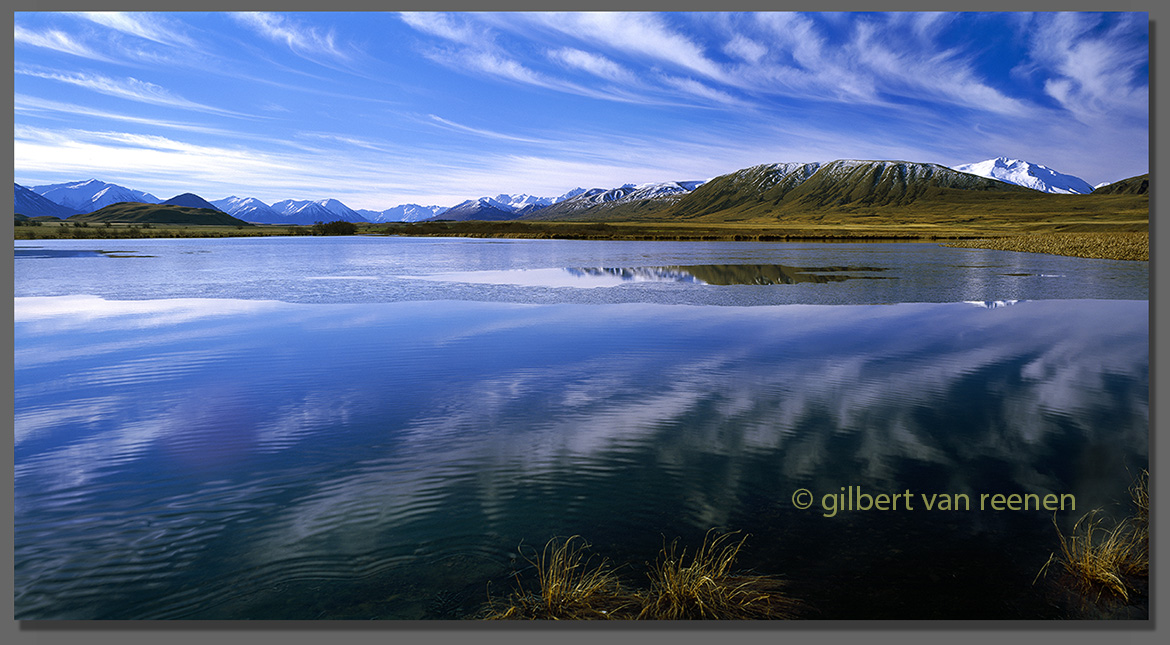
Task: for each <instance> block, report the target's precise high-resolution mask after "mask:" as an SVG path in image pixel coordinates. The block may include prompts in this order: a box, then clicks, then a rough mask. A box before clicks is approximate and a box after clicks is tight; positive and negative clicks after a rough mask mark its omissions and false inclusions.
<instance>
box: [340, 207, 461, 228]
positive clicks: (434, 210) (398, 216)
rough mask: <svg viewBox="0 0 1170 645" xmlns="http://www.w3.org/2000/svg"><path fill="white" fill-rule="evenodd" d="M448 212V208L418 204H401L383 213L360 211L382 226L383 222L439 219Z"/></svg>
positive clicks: (362, 209)
mask: <svg viewBox="0 0 1170 645" xmlns="http://www.w3.org/2000/svg"><path fill="white" fill-rule="evenodd" d="M446 211H447V207H446V206H419V205H418V204H400V205H398V206H395V207H393V208H387V209H386V210H381V211H372V210H367V209H364V208H359V209H358V211H357V212H358V214H360V215H361V216H362V217H364V218H366V219H368V220H370V221H371V222H374V223H376V224H380V223H382V222H421V221H423V220H426V219H431V218H432V217H437V216H439V215H440V214H442V213H444V212H446Z"/></svg>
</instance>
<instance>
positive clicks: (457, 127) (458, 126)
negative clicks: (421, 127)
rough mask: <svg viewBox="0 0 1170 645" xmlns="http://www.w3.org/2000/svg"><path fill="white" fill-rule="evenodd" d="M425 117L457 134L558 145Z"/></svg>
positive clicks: (547, 141) (554, 142)
mask: <svg viewBox="0 0 1170 645" xmlns="http://www.w3.org/2000/svg"><path fill="white" fill-rule="evenodd" d="M427 116H428V117H429V118H430V120H431V122H433V123H435V124H437V125H439V126H441V127H444V128H448V129H451V130H456V131H459V132H468V133H471V134H475V135H478V136H481V137H484V138H487V139H498V140H502V141H518V142H521V143H535V144H556V143H558V142H556V141H553V140H550V139H537V138H533V137H521V136H516V135H512V134H506V133H503V132H496V131H493V130H486V129H483V128H473V127H471V126H467V125H463V124H461V123H455V122H454V121H449V120H447V119H444V118H443V117H440V116H436V115H434V114H429V115H427Z"/></svg>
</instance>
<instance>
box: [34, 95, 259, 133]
mask: <svg viewBox="0 0 1170 645" xmlns="http://www.w3.org/2000/svg"><path fill="white" fill-rule="evenodd" d="M12 109H13V111H15V112H17V113H27V114H31V113H35V114H40V115H42V116H49V118H54V116H55V117H56V118H59V119H61V120H66V121H73V120H76V118H77V117H78V116H88V117H96V118H99V119H106V120H111V121H121V122H125V123H133V124H137V125H144V126H149V127H152V128H168V129H174V130H185V131H187V132H200V133H203V134H216V135H224V136H231V137H236V138H240V137H245V136H247V134H246V133H241V132H240V131H238V130H227V129H224V128H216V127H211V126H206V125H200V124H196V123H185V122H182V121H170V120H166V119H159V118H153V117H139V116H134V115H131V114H120V113H117V112H110V111H108V110H100V109H97V108H94V107H91V106H88V105H80V104H77V103H63V102H61V101H52V100H48V99H41V98H37V97H33V96H28V95H25V94H14V95H13V97H12Z"/></svg>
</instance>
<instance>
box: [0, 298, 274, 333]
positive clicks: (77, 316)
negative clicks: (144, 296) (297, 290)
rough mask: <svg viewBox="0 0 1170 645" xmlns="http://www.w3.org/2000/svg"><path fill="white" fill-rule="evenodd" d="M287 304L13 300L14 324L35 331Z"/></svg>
mask: <svg viewBox="0 0 1170 645" xmlns="http://www.w3.org/2000/svg"><path fill="white" fill-rule="evenodd" d="M280 307H289V305H286V304H284V303H280V302H275V301H268V300H229V299H215V298H176V299H173V300H106V299H104V298H100V297H98V296H85V295H80V296H31V297H24V298H14V299H13V318H14V319H15V322H16V323H17V324H24V323H38V326H37V327H36V330H37V331H40V332H45V331H65V330H69V329H85V328H86V327H88V326H89V325H91V324H93V323H94V322H95V321H105V322H106V324H113V323H112V322H109V321H111V320H116V321H119V322H120V324H119V327H122V328H140V327H162V326H166V325H174V324H180V323H184V322H190V321H193V320H199V319H203V318H208V317H216V316H237V315H244V314H254V313H259V312H264V311H271V310H273V309H276V308H280Z"/></svg>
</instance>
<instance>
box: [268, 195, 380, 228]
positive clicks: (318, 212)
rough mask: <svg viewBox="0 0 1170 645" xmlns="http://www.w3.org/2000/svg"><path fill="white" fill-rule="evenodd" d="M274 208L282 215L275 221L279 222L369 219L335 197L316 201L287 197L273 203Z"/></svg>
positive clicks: (356, 220)
mask: <svg viewBox="0 0 1170 645" xmlns="http://www.w3.org/2000/svg"><path fill="white" fill-rule="evenodd" d="M325 203H328V204H330V207H328V208H327V207H326V206H325V205H324V204H325ZM338 204H340V206H338ZM330 208H333V209H336V212H335V211H334V210H330ZM342 209H344V210H342ZM272 210H274V211H276V212H277V213H278V214H279V215H280V221H279V222H274V223H279V224H315V223H317V222H332V221H336V220H338V219H342V220H345V221H347V222H365V221H367V220H366V219H365V218H364V217H362V216H361V215H358V214H357V213H356V212H354V211H352V210H350V209H349V207H348V206H346V205H345V204H342V203H341V202H339V201H337V200H335V199H323V200H320V201H316V202H311V201H308V200H295V199H286V200H284V201H279V202H276V203H275V204H273V205H272ZM346 211H349V213H346Z"/></svg>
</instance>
